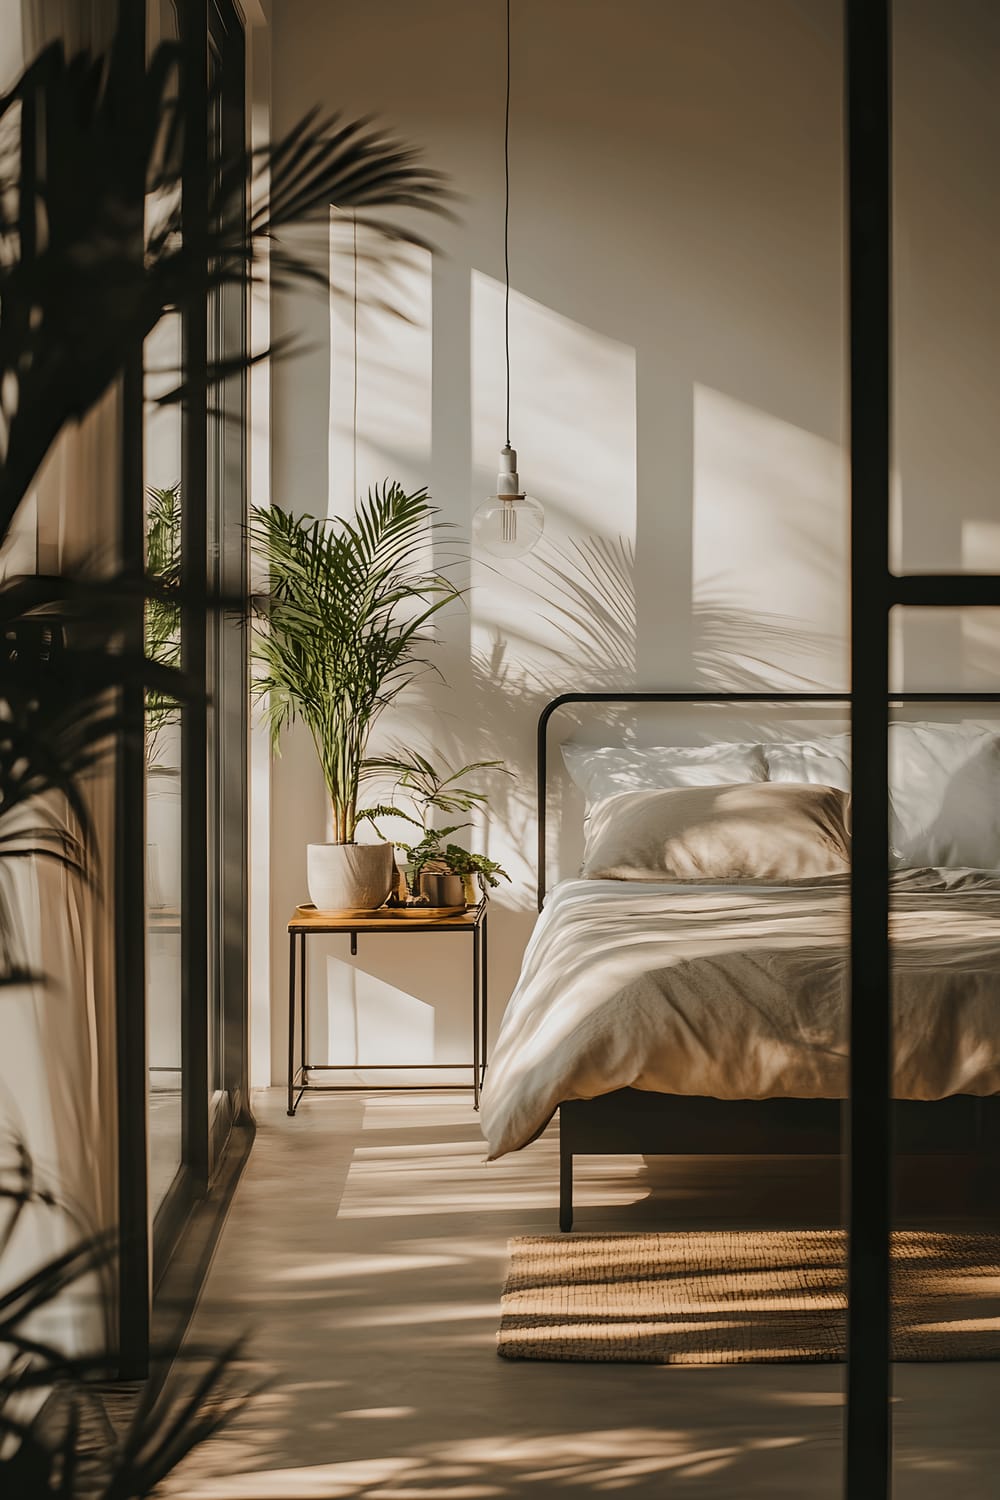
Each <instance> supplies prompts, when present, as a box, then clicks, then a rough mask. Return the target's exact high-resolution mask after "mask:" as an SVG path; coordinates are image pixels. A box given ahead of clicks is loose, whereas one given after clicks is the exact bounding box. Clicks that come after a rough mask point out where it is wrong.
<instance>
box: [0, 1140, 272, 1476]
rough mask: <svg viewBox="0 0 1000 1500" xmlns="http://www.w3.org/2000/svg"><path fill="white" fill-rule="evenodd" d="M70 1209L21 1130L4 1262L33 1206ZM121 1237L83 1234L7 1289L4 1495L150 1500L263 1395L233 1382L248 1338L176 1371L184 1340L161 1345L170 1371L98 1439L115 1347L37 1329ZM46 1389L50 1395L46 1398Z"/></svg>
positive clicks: (6, 1210)
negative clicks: (62, 1342) (60, 1340)
mask: <svg viewBox="0 0 1000 1500" xmlns="http://www.w3.org/2000/svg"><path fill="white" fill-rule="evenodd" d="M61 1207H62V1205H60V1204H59V1202H58V1200H57V1198H56V1196H55V1195H54V1194H53V1193H52V1192H51V1190H49V1189H47V1188H46V1187H45V1186H44V1184H43V1183H41V1182H40V1181H39V1180H38V1178H37V1175H36V1173H35V1168H34V1164H33V1162H32V1160H31V1157H30V1154H29V1153H28V1151H27V1149H26V1147H25V1146H24V1144H23V1142H21V1141H20V1140H14V1141H13V1143H12V1151H11V1159H10V1161H9V1162H8V1163H7V1164H6V1169H3V1168H0V1261H2V1259H3V1257H4V1255H5V1253H6V1251H7V1249H8V1247H9V1246H10V1243H11V1241H12V1239H13V1237H14V1234H15V1232H16V1231H17V1229H18V1228H19V1226H20V1224H21V1223H22V1220H23V1218H24V1215H25V1214H26V1213H27V1212H28V1211H30V1210H34V1211H39V1210H40V1211H43V1212H48V1211H57V1210H59V1209H60V1208H61ZM116 1245H117V1235H116V1234H114V1233H108V1234H102V1235H88V1236H83V1237H81V1238H79V1239H77V1240H74V1241H73V1243H72V1244H71V1245H70V1246H69V1247H68V1248H67V1249H66V1250H64V1251H61V1252H59V1253H58V1254H56V1255H53V1256H50V1257H49V1258H48V1259H46V1260H44V1261H42V1262H41V1263H40V1264H39V1265H38V1266H36V1267H35V1269H34V1270H32V1271H31V1272H29V1274H28V1275H27V1276H25V1277H23V1278H22V1279H21V1280H20V1281H18V1282H16V1283H15V1284H14V1285H12V1286H10V1287H8V1288H7V1289H6V1290H5V1291H4V1292H3V1294H2V1295H0V1494H3V1495H5V1496H7V1495H10V1496H11V1497H12V1500H13V1497H15V1496H16V1497H17V1500H84V1497H86V1500H141V1497H144V1496H147V1495H149V1494H151V1493H152V1492H153V1490H154V1489H155V1488H156V1486H157V1485H158V1484H160V1483H161V1482H162V1481H163V1480H164V1479H165V1478H166V1477H167V1476H168V1475H169V1474H170V1473H171V1471H172V1470H173V1469H174V1468H176V1467H177V1465H178V1464H179V1463H180V1462H181V1460H182V1459H183V1458H184V1457H186V1455H187V1454H188V1453H190V1452H191V1451H192V1449H194V1448H195V1447H197V1445H198V1444H199V1443H201V1442H203V1441H204V1440H205V1439H206V1438H207V1437H209V1436H211V1434H212V1433H214V1432H216V1431H218V1429H219V1428H220V1427H221V1426H223V1425H224V1424H225V1423H226V1422H227V1421H228V1420H229V1419H230V1418H231V1417H232V1416H233V1414H234V1413H235V1412H236V1411H238V1410H239V1409H240V1408H241V1406H242V1405H244V1404H245V1402H246V1401H247V1400H248V1399H249V1395H250V1394H252V1392H250V1393H247V1392H244V1393H242V1394H239V1395H237V1394H236V1393H235V1391H234V1389H233V1374H234V1370H235V1366H236V1364H237V1361H238V1359H239V1356H240V1352H241V1348H242V1345H241V1342H240V1341H239V1340H236V1341H234V1342H233V1343H231V1344H230V1345H229V1346H228V1347H227V1348H225V1349H224V1350H222V1351H221V1353H216V1354H212V1355H210V1356H207V1357H206V1356H204V1355H203V1351H199V1350H198V1349H191V1350H190V1359H191V1360H197V1361H201V1360H202V1359H203V1358H204V1368H203V1369H201V1370H200V1372H199V1371H197V1370H196V1371H194V1372H193V1373H188V1374H186V1375H185V1374H184V1373H183V1372H180V1373H177V1372H175V1374H174V1376H173V1377H172V1378H170V1379H169V1380H166V1381H165V1380H164V1379H163V1378H162V1377H163V1375H164V1374H165V1372H166V1369H167V1368H168V1367H169V1366H170V1365H171V1364H174V1363H175V1362H176V1361H177V1357H178V1350H177V1349H176V1348H173V1347H172V1348H169V1349H166V1350H160V1351H159V1353H158V1355H157V1357H156V1358H157V1364H158V1365H159V1366H160V1367H161V1368H160V1370H159V1373H158V1375H157V1377H156V1378H153V1379H150V1380H149V1381H147V1382H146V1384H145V1386H144V1387H143V1389H142V1390H141V1391H140V1392H138V1393H136V1396H135V1399H134V1402H133V1411H132V1416H131V1419H130V1420H129V1421H128V1423H127V1425H126V1427H125V1430H124V1432H123V1433H122V1434H121V1436H119V1437H114V1438H113V1439H112V1440H110V1441H108V1440H106V1439H105V1440H104V1441H102V1442H100V1443H99V1444H95V1442H94V1441H93V1438H92V1436H90V1435H89V1434H88V1428H91V1429H92V1428H93V1426H94V1422H93V1417H94V1415H95V1413H97V1412H99V1410H100V1408H101V1406H102V1403H103V1401H104V1399H105V1395H104V1389H103V1388H102V1386H101V1385H100V1384H98V1385H95V1384H94V1383H93V1378H94V1377H95V1376H103V1377H104V1380H105V1382H107V1380H108V1378H109V1377H110V1375H111V1372H112V1370H113V1365H114V1361H113V1358H112V1356H111V1355H110V1354H109V1353H107V1352H106V1351H101V1350H98V1351H96V1352H95V1353H93V1354H88V1355H83V1356H81V1357H73V1356H69V1355H67V1354H66V1353H64V1352H63V1350H61V1349H60V1348H59V1347H58V1346H57V1345H56V1344H54V1343H53V1342H52V1341H51V1340H48V1339H43V1338H41V1337H39V1336H38V1335H36V1334H35V1333H34V1332H33V1331H32V1329H33V1327H34V1323H35V1321H36V1320H37V1318H38V1315H39V1313H42V1312H45V1311H46V1310H49V1309H52V1308H53V1307H55V1306H57V1305H58V1304H59V1302H60V1300H61V1299H62V1298H64V1297H65V1296H66V1294H67V1292H69V1291H70V1290H72V1289H73V1288H74V1287H76V1286H78V1285H79V1284H80V1282H81V1281H82V1280H83V1279H84V1278H86V1277H89V1276H91V1275H93V1274H94V1273H100V1272H102V1271H103V1270H104V1269H105V1268H106V1267H107V1266H108V1265H109V1264H110V1262H111V1260H112V1259H113V1257H114V1253H115V1247H116ZM184 1363H185V1364H187V1363H188V1361H187V1358H185V1360H184ZM189 1369H190V1366H189ZM39 1395H42V1396H45V1397H47V1399H46V1400H45V1401H44V1402H43V1403H42V1404H41V1405H40V1404H39V1399H38V1398H39Z"/></svg>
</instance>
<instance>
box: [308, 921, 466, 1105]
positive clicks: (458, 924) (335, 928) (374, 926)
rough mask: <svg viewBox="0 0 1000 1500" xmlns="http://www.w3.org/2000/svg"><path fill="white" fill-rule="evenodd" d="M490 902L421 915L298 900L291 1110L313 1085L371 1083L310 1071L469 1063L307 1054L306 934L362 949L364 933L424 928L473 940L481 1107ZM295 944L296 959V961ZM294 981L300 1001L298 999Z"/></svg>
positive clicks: (332, 1087) (349, 1088) (354, 1087)
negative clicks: (323, 908)
mask: <svg viewBox="0 0 1000 1500" xmlns="http://www.w3.org/2000/svg"><path fill="white" fill-rule="evenodd" d="M486 904H487V903H486V902H485V900H483V901H480V903H479V905H478V906H470V907H468V908H467V909H466V910H465V911H464V912H458V913H457V914H456V915H455V916H450V917H444V916H442V917H434V916H428V917H419V916H412V915H410V916H399V915H394V913H393V909H392V908H390V907H382V908H381V909H380V910H378V911H373V912H371V913H370V914H364V915H360V914H358V913H344V914H340V913H337V912H318V911H317V910H316V908H315V907H314V906H297V907H296V908H295V911H294V912H293V913H292V916H291V919H290V921H289V923H288V1113H289V1114H290V1115H294V1114H295V1111H296V1110H297V1109H298V1107H299V1103H300V1101H301V1099H302V1096H303V1094H306V1093H308V1092H310V1091H311V1090H316V1091H324V1092H332V1093H359V1092H362V1091H364V1090H367V1089H368V1088H369V1087H370V1085H368V1084H358V1083H341V1084H336V1083H328V1084H323V1083H313V1082H312V1080H311V1079H310V1076H309V1075H310V1074H311V1073H357V1072H360V1071H362V1070H364V1069H367V1068H372V1069H378V1070H380V1071H383V1072H389V1071H392V1072H402V1071H405V1070H407V1069H409V1070H411V1071H412V1070H416V1069H420V1070H421V1071H426V1070H427V1069H428V1068H430V1067H435V1068H439V1069H444V1068H447V1069H451V1068H467V1067H468V1066H469V1064H468V1063H441V1064H436V1065H435V1064H428V1063H373V1062H355V1063H311V1062H308V1061H307V1058H308V1055H309V1053H308V1040H307V1028H306V939H307V938H309V937H311V936H315V935H317V934H319V933H322V934H325V935H327V936H330V935H341V936H344V937H349V938H350V940H351V954H352V956H353V955H355V954H356V953H357V951H358V938H359V937H360V936H361V935H362V934H363V933H364V934H370V933H378V935H379V936H380V937H387V936H392V937H397V938H412V937H416V936H418V935H419V934H420V933H424V932H433V933H435V934H437V935H440V934H442V933H449V932H450V933H458V934H459V935H461V936H464V937H466V938H469V939H470V940H471V947H472V1098H473V1103H474V1106H475V1108H476V1109H478V1108H479V1091H480V1088H481V1087H482V1081H483V1075H484V1073H485V1071H486V1020H487V985H486V957H487V953H486V940H487V920H486ZM296 946H297V947H298V962H297V963H296ZM296 984H297V985H298V1002H299V1003H298V1005H296V1003H295V1000H296ZM296 1011H297V1012H298V1017H299V1032H300V1049H299V1057H300V1062H299V1065H298V1067H297V1068H296V1066H295V1027H296V1019H295V1018H296ZM459 1086H460V1085H442V1084H406V1083H394V1084H389V1085H387V1086H386V1087H388V1088H389V1089H407V1088H441V1087H459Z"/></svg>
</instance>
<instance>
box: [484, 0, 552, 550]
mask: <svg viewBox="0 0 1000 1500" xmlns="http://www.w3.org/2000/svg"><path fill="white" fill-rule="evenodd" d="M503 175H504V213H503V266H504V305H503V325H504V358H505V363H506V371H507V426H506V433H507V439H506V442H505V443H504V445H503V448H502V449H501V450H500V465H499V472H498V474H497V490H496V494H495V495H490V497H489V499H487V500H484V501H483V503H482V505H480V507H479V509H478V510H477V511H476V513H475V515H474V516H473V518H472V540H473V544H474V546H475V547H476V549H478V550H481V551H483V552H489V553H490V554H491V555H492V556H493V557H523V556H524V554H525V553H526V552H530V551H531V549H532V547H534V545H535V543H536V542H537V541H538V539H539V538H540V536H541V534H542V528H543V527H544V525H545V512H544V511H543V510H542V507H541V505H540V504H539V503H538V501H537V500H535V499H533V498H532V496H531V495H526V494H525V493H524V491H523V490H522V488H521V478H520V475H519V474H518V472H517V452H516V450H515V449H514V448H512V447H511V445H510V0H507V94H506V101H505V105H504V130H503Z"/></svg>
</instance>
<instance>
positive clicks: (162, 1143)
mask: <svg viewBox="0 0 1000 1500" xmlns="http://www.w3.org/2000/svg"><path fill="white" fill-rule="evenodd" d="M179 353H180V320H179V319H177V318H171V319H165V320H164V322H163V323H161V325H160V326H159V327H158V328H157V329H156V330H155V331H154V332H153V334H151V336H150V338H149V339H148V340H147V342H146V367H147V370H148V371H153V370H156V371H159V370H169V369H170V368H174V369H176V368H177V367H178V366H177V360H178V357H179ZM154 380H155V377H153V376H151V375H150V376H148V377H147V390H149V388H150V387H151V386H153V384H154ZM151 393H152V394H155V392H151ZM180 445H181V432H180V422H179V420H178V418H177V415H176V413H175V412H173V411H172V410H169V409H163V408H160V409H159V410H157V409H154V408H151V409H150V414H149V416H148V417H147V422H146V479H147V491H146V507H145V528H146V571H147V574H148V576H149V578H150V579H151V580H152V581H153V584H154V587H153V589H152V590H151V593H150V597H149V599H148V600H147V603H146V620H145V637H146V656H147V658H148V659H149V660H151V661H155V662H158V663H159V664H160V665H161V666H167V667H179V666H180V661H181V616H180V605H179V602H178V590H179V586H180V575H181V492H180V485H179V483H178V481H177V475H178V473H179V471H180V463H181V446H180ZM181 788H182V781H181V709H180V706H179V705H178V704H177V702H176V701H175V700H174V699H172V698H170V697H167V696H165V695H164V694H163V693H162V692H160V691H158V690H157V689H156V688H153V687H151V688H150V689H149V690H148V691H147V693H146V1029H147V1038H148V1065H149V1152H150V1184H149V1185H150V1207H151V1210H152V1211H153V1212H154V1213H155V1212H156V1209H157V1207H158V1206H159V1204H160V1203H161V1202H162V1200H163V1197H164V1195H165V1194H166V1192H167V1190H168V1188H169V1187H170V1184H171V1183H172V1182H173V1180H174V1177H175V1176H176V1174H177V1171H178V1169H179V1167H180V1165H181V1160H182V1156H181V1148H182V1114H181V1098H182V1095H181V1082H182V1061H181V995H182V981H181V868H182V866H181V850H182V807H183V800H182V791H181Z"/></svg>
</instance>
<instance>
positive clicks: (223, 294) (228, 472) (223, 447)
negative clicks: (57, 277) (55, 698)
mask: <svg viewBox="0 0 1000 1500" xmlns="http://www.w3.org/2000/svg"><path fill="white" fill-rule="evenodd" d="M208 44H209V52H208V67H209V159H210V161H213V162H218V161H220V160H232V158H233V157H234V156H236V155H238V154H239V153H240V152H241V151H242V150H243V146H244V140H245V129H246V124H245V101H244V45H243V29H242V26H241V25H240V23H239V20H238V18H237V16H236V13H235V10H234V9H233V6H232V5H231V4H230V3H222V0H213V3H212V4H210V6H209V13H208ZM219 213H220V215H225V216H226V217H228V218H229V219H230V220H231V224H230V227H231V228H232V229H233V230H235V231H236V232H237V233H240V232H241V231H242V228H243V222H244V219H245V214H246V200H245V194H242V193H241V194H240V195H239V197H238V198H236V199H233V200H230V201H227V202H225V203H224V204H220V205H219ZM216 227H219V228H224V227H226V226H225V225H224V224H222V223H220V224H218V225H217V226H216ZM246 328H247V310H246V306H245V298H244V296H243V294H242V291H241V289H240V288H237V287H232V286H226V287H222V288H218V287H215V288H212V289H211V290H210V291H209V297H208V360H209V365H210V366H218V367H231V366H233V365H239V364H240V363H241V362H242V360H243V358H244V355H245V352H246V338H247V333H246ZM245 421H246V380H245V375H244V373H243V371H242V369H240V370H239V372H238V373H237V374H234V375H230V376H226V377H225V378H224V379H223V380H221V381H220V382H219V383H218V384H217V385H215V387H214V388H213V390H212V391H211V392H210V393H209V409H208V465H207V470H208V472H207V495H206V498H207V520H208V534H207V543H208V567H209V582H210V585H211V586H212V587H213V589H214V591H215V592H216V593H217V594H218V595H219V596H221V597H222V598H223V599H226V598H241V597H242V596H243V594H244V593H245V590H246V585H247V561H246V556H247V542H246V524H245V522H246V456H245V453H246V445H245V441H244V431H245ZM206 648H207V649H206V677H207V680H206V687H207V691H208V722H207V729H208V736H207V738H208V764H209V785H208V839H207V847H208V858H209V892H210V901H211V921H210V926H209V1015H208V1083H209V1164H210V1168H212V1167H214V1165H215V1163H216V1162H217V1161H218V1159H219V1156H220V1154H221V1152H222V1150H223V1149H224V1146H225V1141H226V1138H227V1136H228V1133H229V1130H230V1128H231V1126H232V1124H233V1123H234V1121H236V1120H237V1119H238V1118H239V1117H240V1114H241V1112H242V1111H243V1110H244V1109H245V1108H246V1102H247V1098H246V1074H247V1010H246V995H247V927H246V912H247V773H246V766H247V753H248V746H247V702H248V694H249V679H248V668H247V656H248V652H247V636H246V629H245V625H244V622H243V619H242V617H241V616H240V615H239V614H237V613H236V612H234V611H228V612H227V611H226V610H224V609H223V610H222V611H220V612H217V613H215V614H213V615H212V616H211V617H210V618H209V620H208V634H207V640H206Z"/></svg>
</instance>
